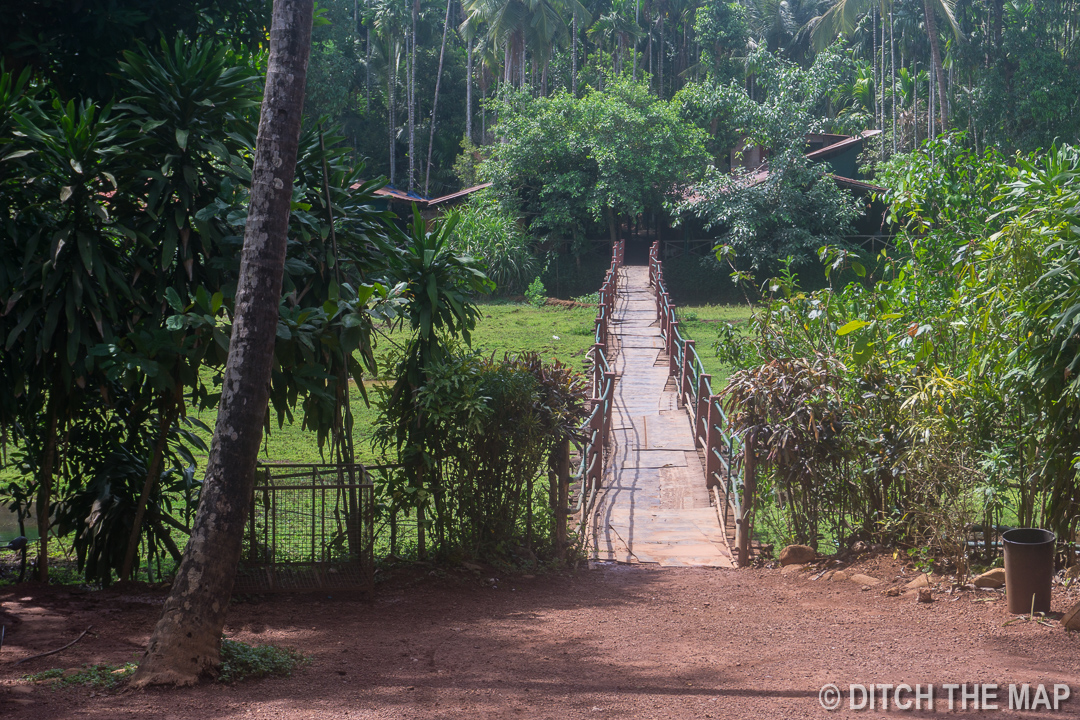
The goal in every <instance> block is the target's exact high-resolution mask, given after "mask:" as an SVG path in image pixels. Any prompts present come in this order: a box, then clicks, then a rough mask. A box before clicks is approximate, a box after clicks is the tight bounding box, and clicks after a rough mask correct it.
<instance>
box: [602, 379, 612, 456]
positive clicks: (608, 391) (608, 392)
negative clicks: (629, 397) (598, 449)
mask: <svg viewBox="0 0 1080 720" xmlns="http://www.w3.org/2000/svg"><path fill="white" fill-rule="evenodd" d="M604 392H605V400H604V437H603V444H604V445H608V443H609V438H610V435H611V411H612V409H613V408H614V407H615V373H613V372H606V373H604Z"/></svg>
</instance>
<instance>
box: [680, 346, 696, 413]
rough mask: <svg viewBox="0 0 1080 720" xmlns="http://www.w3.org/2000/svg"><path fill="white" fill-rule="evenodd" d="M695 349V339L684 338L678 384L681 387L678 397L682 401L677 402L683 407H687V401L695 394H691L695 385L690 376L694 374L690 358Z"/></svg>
mask: <svg viewBox="0 0 1080 720" xmlns="http://www.w3.org/2000/svg"><path fill="white" fill-rule="evenodd" d="M693 349H694V341H693V340H683V351H682V368H680V370H679V386H678V387H679V397H678V399H679V400H680V401H681V402H679V403H676V404H678V405H681V406H682V407H686V403H687V402H689V401H691V400H692V398H693V396H692V394H691V391H692V390H693V385H692V384H691V382H690V376H691V374H692V373H691V372H690V371H691V369H692V361H691V360H690V351H691V350H693Z"/></svg>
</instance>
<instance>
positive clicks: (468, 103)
mask: <svg viewBox="0 0 1080 720" xmlns="http://www.w3.org/2000/svg"><path fill="white" fill-rule="evenodd" d="M468 43H469V48H468V51H467V53H466V56H465V58H466V59H465V137H467V138H469V142H472V141H473V129H472V128H473V122H472V86H473V64H472V56H473V41H472V40H469V41H468Z"/></svg>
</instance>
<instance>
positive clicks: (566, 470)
mask: <svg viewBox="0 0 1080 720" xmlns="http://www.w3.org/2000/svg"><path fill="white" fill-rule="evenodd" d="M556 463H557V467H556V470H555V474H556V479H557V482H558V503H559V504H558V511H557V512H556V514H555V553H556V555H557V557H558V558H559V559H560V560H565V559H566V516H567V515H569V514H570V438H565V439H563V441H562V443H561V444H560V446H559V451H558V458H557V459H556Z"/></svg>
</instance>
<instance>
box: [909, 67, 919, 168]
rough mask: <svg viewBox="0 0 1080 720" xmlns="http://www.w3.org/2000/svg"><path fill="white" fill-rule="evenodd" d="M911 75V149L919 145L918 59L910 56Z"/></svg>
mask: <svg viewBox="0 0 1080 720" xmlns="http://www.w3.org/2000/svg"><path fill="white" fill-rule="evenodd" d="M911 75H912V77H913V78H914V80H913V81H912V83H911V118H912V124H911V149H912V150H914V149H915V148H917V147H919V61H918V60H916V59H914V58H912V60H911Z"/></svg>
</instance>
